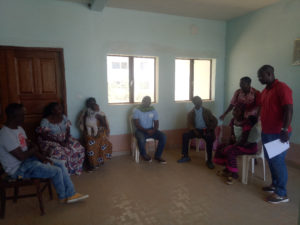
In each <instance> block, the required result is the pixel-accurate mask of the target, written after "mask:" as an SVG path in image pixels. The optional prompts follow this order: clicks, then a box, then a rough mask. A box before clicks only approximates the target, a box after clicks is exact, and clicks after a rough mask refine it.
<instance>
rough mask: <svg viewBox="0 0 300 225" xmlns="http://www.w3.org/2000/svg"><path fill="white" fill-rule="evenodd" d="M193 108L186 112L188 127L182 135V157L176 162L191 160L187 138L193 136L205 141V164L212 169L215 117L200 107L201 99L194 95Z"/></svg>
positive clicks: (216, 121)
mask: <svg viewBox="0 0 300 225" xmlns="http://www.w3.org/2000/svg"><path fill="white" fill-rule="evenodd" d="M192 102H193V104H194V106H195V107H194V108H193V109H192V111H190V112H189V114H188V121H187V122H188V128H189V131H188V132H187V133H184V134H183V135H182V158H181V159H179V160H178V161H177V162H179V163H183V162H188V161H191V158H190V157H189V154H188V151H189V140H190V139H193V138H195V137H197V138H203V139H204V140H205V142H206V151H207V161H206V166H207V167H208V168H209V169H214V168H215V166H214V164H213V163H212V161H211V158H212V148H213V143H214V141H215V138H216V137H215V129H216V127H217V125H218V120H217V118H216V117H215V116H214V115H213V114H212V113H211V111H210V110H208V109H206V108H204V107H202V99H201V98H200V97H199V96H195V97H194V98H193V99H192Z"/></svg>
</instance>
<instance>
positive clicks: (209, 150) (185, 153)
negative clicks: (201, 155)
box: [182, 129, 215, 162]
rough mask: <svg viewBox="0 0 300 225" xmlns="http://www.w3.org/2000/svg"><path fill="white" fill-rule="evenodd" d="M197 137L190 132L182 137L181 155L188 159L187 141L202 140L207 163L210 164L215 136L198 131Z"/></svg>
mask: <svg viewBox="0 0 300 225" xmlns="http://www.w3.org/2000/svg"><path fill="white" fill-rule="evenodd" d="M197 131H198V133H199V135H198V136H197V135H196V134H195V133H194V132H193V131H192V130H190V131H189V132H186V133H184V134H183V135H182V155H183V156H185V157H188V155H189V140H190V139H193V138H203V139H204V140H205V142H206V152H207V161H208V162H211V158H212V148H213V143H214V141H215V135H214V134H213V133H209V132H206V130H198V129H197Z"/></svg>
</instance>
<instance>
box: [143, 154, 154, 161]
mask: <svg viewBox="0 0 300 225" xmlns="http://www.w3.org/2000/svg"><path fill="white" fill-rule="evenodd" d="M142 157H143V159H144V161H146V162H152V159H151V157H150V156H149V155H142Z"/></svg>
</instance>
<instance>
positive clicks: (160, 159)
mask: <svg viewBox="0 0 300 225" xmlns="http://www.w3.org/2000/svg"><path fill="white" fill-rule="evenodd" d="M155 160H156V161H157V162H159V163H160V164H167V161H166V160H164V159H162V158H155Z"/></svg>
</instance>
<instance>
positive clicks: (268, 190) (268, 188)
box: [262, 185, 275, 193]
mask: <svg viewBox="0 0 300 225" xmlns="http://www.w3.org/2000/svg"><path fill="white" fill-rule="evenodd" d="M262 190H263V191H265V192H268V193H274V191H275V187H273V186H272V185H271V186H267V187H263V188H262Z"/></svg>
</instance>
